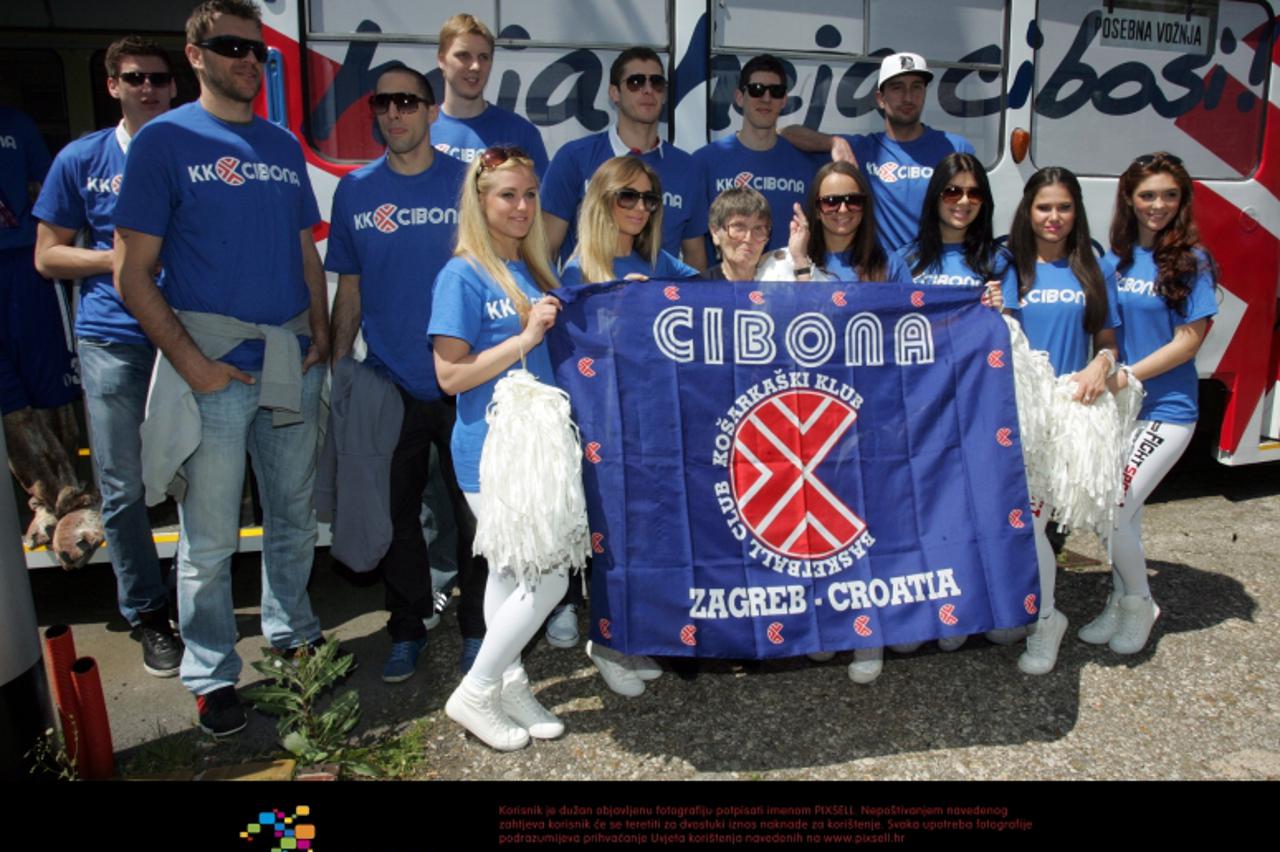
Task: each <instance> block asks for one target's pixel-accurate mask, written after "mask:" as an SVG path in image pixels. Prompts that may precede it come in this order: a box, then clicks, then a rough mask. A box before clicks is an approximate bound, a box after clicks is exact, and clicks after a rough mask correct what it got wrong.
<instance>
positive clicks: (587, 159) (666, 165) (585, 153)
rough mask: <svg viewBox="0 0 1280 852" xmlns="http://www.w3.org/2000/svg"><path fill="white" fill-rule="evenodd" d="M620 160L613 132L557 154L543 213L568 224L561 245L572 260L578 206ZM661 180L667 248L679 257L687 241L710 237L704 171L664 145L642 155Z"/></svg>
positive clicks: (562, 254)
mask: <svg viewBox="0 0 1280 852" xmlns="http://www.w3.org/2000/svg"><path fill="white" fill-rule="evenodd" d="M614 156H616V155H615V154H614V151H613V142H612V141H611V139H610V135H609V132H608V131H605V132H604V133H597V134H595V135H594V136H587V137H585V138H582V139H575V140H574V141H572V142H570V143H568V144H566V145H565V146H564V147H563V148H561V149H560V150H559V151H557V152H556V155H555V157H554V158H552V160H551V166H550V167H549V168H548V169H547V179H546V181H544V182H543V185H542V209H543V210H545V211H546V212H548V213H551V214H552V215H554V216H558V217H560V218H561V219H563V220H565V221H566V222H568V223H569V233H568V234H567V235H566V236H565V240H564V244H563V245H562V246H561V247H560V259H561V260H562V261H565V262H567V261H568V259H569V256H570V255H571V254H573V249H574V247H575V246H576V245H577V244H578V230H577V229H578V205H579V204H581V202H582V198H583V196H584V195H586V192H587V184H588V183H589V182H590V181H591V176H592V175H593V174H595V173H596V169H598V168H600V166H601V164H602V163H604V162H605V161H606V160H611V159H613V157H614ZM637 156H639V157H640V159H642V160H644V161H645V162H646V163H648V164H649V166H651V167H652V168H653V170H654V171H656V172H657V173H658V177H659V178H660V179H661V180H662V247H663V248H664V249H666V250H667V251H668V252H670V253H671V254H672V255H675V256H676V257H679V256H680V244H681V243H682V242H683V241H684V240H689V239H694V238H701V237H702V236H703V235H704V234H706V233H707V206H708V204H707V190H706V185H705V183H704V181H703V179H702V170H701V169H700V168H699V167H698V165H697V163H695V162H694V160H693V157H691V156H690V155H688V154H686V153H685V152H684V151H681V150H680V149H679V148H677V147H675V146H674V145H671V144H668V143H667V142H663V143H662V144H661V146H659V148H657V149H655V150H653V151H650V152H648V153H646V154H639V155H637Z"/></svg>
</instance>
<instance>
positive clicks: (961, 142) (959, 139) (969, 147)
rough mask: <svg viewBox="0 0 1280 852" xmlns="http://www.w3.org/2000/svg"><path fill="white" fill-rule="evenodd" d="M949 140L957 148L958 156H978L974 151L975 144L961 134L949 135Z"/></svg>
mask: <svg viewBox="0 0 1280 852" xmlns="http://www.w3.org/2000/svg"><path fill="white" fill-rule="evenodd" d="M947 138H949V139H950V140H951V144H952V145H953V146H954V147H955V149H956V153H957V154H976V153H977V152H976V151H975V150H974V149H973V143H972V142H970V141H969V140H968V139H966V138H965V137H963V136H961V135H960V134H959V133H948V134H947Z"/></svg>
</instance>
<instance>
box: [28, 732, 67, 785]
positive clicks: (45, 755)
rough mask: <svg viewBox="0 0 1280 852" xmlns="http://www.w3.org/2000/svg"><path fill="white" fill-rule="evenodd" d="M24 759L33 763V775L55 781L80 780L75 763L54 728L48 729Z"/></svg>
mask: <svg viewBox="0 0 1280 852" xmlns="http://www.w3.org/2000/svg"><path fill="white" fill-rule="evenodd" d="M24 757H26V758H27V760H29V761H31V774H32V775H37V776H41V777H43V778H50V779H53V780H55V781H79V780H80V773H79V772H78V771H77V770H76V764H75V761H73V760H72V759H71V756H70V755H69V754H67V747H66V745H65V744H64V743H63V741H62V739H61V738H60V737H59V736H58V734H57V732H56V731H54V729H53V728H46V729H45V732H44V733H43V734H41V735H40V739H38V740H36V741H35V743H34V744H33V745H32V746H31V749H30V750H29V751H28V752H27V753H26V754H25V755H24Z"/></svg>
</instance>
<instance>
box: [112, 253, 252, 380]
mask: <svg viewBox="0 0 1280 852" xmlns="http://www.w3.org/2000/svg"><path fill="white" fill-rule="evenodd" d="M163 245H164V240H163V239H161V238H160V237H155V236H152V235H151V234H144V233H142V232H141V231H131V230H129V229H128V228H117V229H116V241H115V249H114V252H113V254H114V256H115V281H116V289H117V290H119V291H120V295H121V297H122V298H123V299H124V304H125V307H127V308H128V309H129V313H131V314H133V316H134V317H135V318H136V319H137V320H138V324H139V325H141V326H142V330H143V331H145V332H146V333H147V337H148V338H150V339H151V342H152V343H154V344H155V345H156V346H157V347H158V348H159V349H160V351H161V352H163V353H164V355H165V357H166V358H168V359H169V362H170V363H171V364H173V368H174V369H175V370H177V371H178V375H180V376H182V378H184V379H186V380H187V384H189V385H190V386H191V389H192V390H193V391H195V392H197V393H211V392H213V391H219V390H222V389H223V388H225V387H226V386H227V384H228V383H230V381H231V380H232V379H235V380H236V381H240V382H244V383H245V384H249V385H251V384H253V377H252V376H250V375H249V374H248V373H246V372H244V371H243V370H238V369H236V368H235V367H233V366H231V365H230V364H228V363H226V362H224V361H210V360H209V359H208V358H206V357H205V356H204V353H202V352H201V351H200V349H199V348H198V347H197V346H196V344H195V341H194V340H192V339H191V335H190V334H187V330H186V329H185V328H183V327H182V323H180V322H178V318H177V316H175V315H174V313H173V309H172V308H170V307H169V303H168V302H166V301H165V300H164V296H162V295H161V294H160V288H159V287H157V286H156V282H155V279H153V278H152V277H151V276H152V270H153V269H155V266H156V261H157V260H159V258H160V248H161V246H163Z"/></svg>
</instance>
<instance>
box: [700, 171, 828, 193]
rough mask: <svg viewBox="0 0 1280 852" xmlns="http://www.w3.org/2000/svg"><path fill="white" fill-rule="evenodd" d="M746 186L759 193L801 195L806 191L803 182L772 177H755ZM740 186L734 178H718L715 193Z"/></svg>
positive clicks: (796, 179) (795, 179)
mask: <svg viewBox="0 0 1280 852" xmlns="http://www.w3.org/2000/svg"><path fill="white" fill-rule="evenodd" d="M747 184H748V185H749V186H750V187H751V188H752V189H755V190H758V191H760V192H795V193H800V194H803V193H804V192H805V190H807V189H808V187H807V186H805V182H804V181H802V180H799V179H798V178H784V177H774V176H773V175H755V176H754V177H752V178H751V180H749V181H747ZM737 186H741V184H739V183H738V181H737V179H736V178H720V179H718V180H717V181H716V192H723V191H724V190H726V189H733V188H734V187H737Z"/></svg>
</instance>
